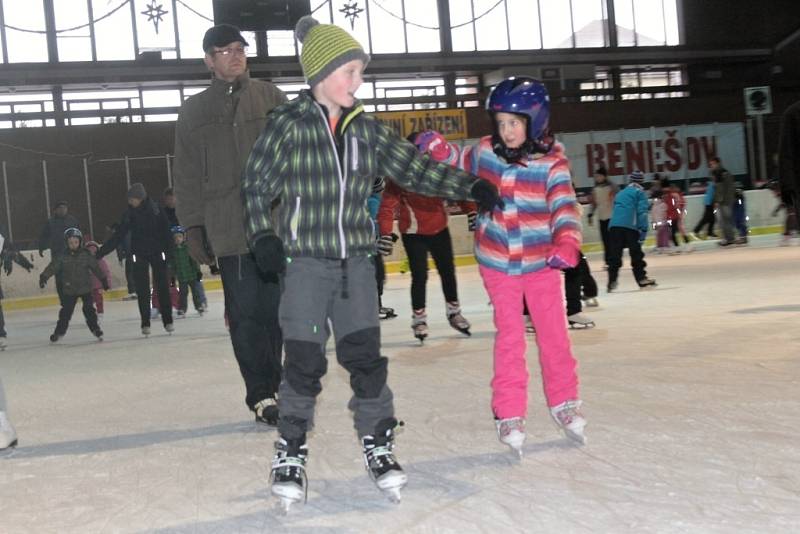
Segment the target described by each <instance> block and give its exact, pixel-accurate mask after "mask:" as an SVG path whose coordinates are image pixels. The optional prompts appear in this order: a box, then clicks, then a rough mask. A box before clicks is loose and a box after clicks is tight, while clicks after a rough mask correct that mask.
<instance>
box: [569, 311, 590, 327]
mask: <svg viewBox="0 0 800 534" xmlns="http://www.w3.org/2000/svg"><path fill="white" fill-rule="evenodd" d="M567 321H569V327H570V328H575V329H578V330H585V329H587V328H594V321H592V320H591V319H589V318H588V317H586V316H585V315H584V314H582V313H573V314H572V315H568V316H567Z"/></svg>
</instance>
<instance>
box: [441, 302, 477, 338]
mask: <svg viewBox="0 0 800 534" xmlns="http://www.w3.org/2000/svg"><path fill="white" fill-rule="evenodd" d="M447 320H448V322H449V323H450V326H452V327H453V328H455V329H456V330H458V331H459V332H461V333H462V334H465V335H467V336H471V335H472V334H470V331H469V329H470V328H472V325H470V324H469V321H467V320H466V319H464V316H463V315H461V306H459V305H458V302H448V303H447Z"/></svg>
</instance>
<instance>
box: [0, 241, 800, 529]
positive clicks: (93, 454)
mask: <svg viewBox="0 0 800 534" xmlns="http://www.w3.org/2000/svg"><path fill="white" fill-rule="evenodd" d="M777 242H778V237H777V236H764V237H758V238H754V239H753V240H752V245H751V246H750V247H747V248H736V249H725V250H717V249H714V248H713V247H715V245H713V243H703V244H702V245H703V246H701V247H700V248H701V249H702V250H699V251H697V252H695V253H693V254H683V255H679V256H654V255H652V254H651V255H648V257H647V261H648V264H649V274H650V275H651V276H652V277H654V278H656V279H657V280H658V283H659V286H658V288H657V289H655V290H649V291H640V290H639V289H637V288H636V286H635V285H634V281H633V278H632V276H631V275H630V272H629V270H628V269H627V267H626V268H624V269H623V271H622V272H621V278H620V290H619V292H618V293H614V294H611V295H607V294H606V293H605V289H604V288H605V282H606V277H605V273H604V272H603V271H602V270H601V266H602V261H601V259H600V256H599V255H596V254H594V255H590V257H589V259H590V263H591V264H592V267H593V271H594V274H595V276H596V278H597V281H598V283H599V284H600V286H601V292H600V296H599V300H600V308H597V309H591V308H590V309H588V310H586V312H587V313H588V314H590V315H591V317H592V318H594V320H595V321H596V323H597V327H596V328H594V329H591V330H581V331H571V333H570V336H571V338H572V341H573V347H574V351H575V354H576V356H577V358H578V360H579V362H580V379H581V384H582V386H581V391H582V398H583V400H584V413H585V415H586V417H587V418H588V420H589V426H588V427H587V435H588V438H589V443H588V445H586V446H585V447H579V446H576V445H574V444H573V443H571V442H570V441H568V440H567V439H566V438H564V437H563V436H562V435H560V434H559V433H558V432H557V430H556V428H555V426H554V425H553V423H552V422H551V420H550V418H549V415H548V414H547V411H546V408H545V404H544V399H543V395H542V390H541V383H540V377H539V370H538V364H537V359H536V349H535V347H533V346H531V348H530V351H529V355H530V357H529V363H530V370H531V386H530V405H529V414H528V421H527V428H528V440H527V442H526V445H525V447H524V453H525V454H524V457H523V459H522V460H521V461H519V460H516V459H515V458H514V456H513V454H512V453H511V451H510V450H509V449H508V448H507V447H506V446H505V445H502V444H500V443H499V442H498V440H497V437H496V436H495V430H494V424H493V422H492V416H491V413H490V409H489V396H490V390H489V380H490V378H491V371H492V365H491V346H492V338H493V327H492V323H491V308H490V307H489V306H488V305H487V301H488V299H487V297H486V295H485V292H484V290H483V286H482V284H481V281H480V277H479V276H478V273H477V270H476V268H475V267H465V268H460V269H459V270H458V276H459V284H460V291H461V298H462V302H463V306H464V315H465V316H466V317H467V318H468V319H469V320H470V321H471V322H472V323H473V336H472V337H471V338H466V337H464V336H462V335H461V334H459V333H457V332H456V331H454V330H452V329H451V328H450V327H449V326H448V325H447V322H446V320H445V317H444V305H443V299H442V297H441V292H440V286H439V283H438V278H437V277H436V276H435V274H434V273H432V276H431V281H430V283H429V288H428V300H429V317H430V330H431V336H430V337H429V338H428V340H427V342H426V343H425V345H424V346H419V344H418V343H417V342H416V340H415V339H413V337H412V335H411V329H410V327H409V323H410V319H409V317H410V309H409V308H410V305H409V296H408V285H409V277H408V275H407V274H406V275H393V276H390V279H389V284H388V287H387V290H386V294H385V297H384V300H385V305H387V306H392V307H394V308H396V309H397V311H398V313H399V316H400V317H398V318H396V319H392V320H389V321H384V322H382V328H383V352H384V353H385V354H386V355H387V356H388V357H389V359H390V367H389V382H390V385H391V386H392V388H393V389H394V392H395V395H396V408H397V415H398V417H399V418H401V419H403V420H404V421H405V423H406V425H405V427H404V429H403V430H402V431H401V432H400V434H399V436H398V438H397V449H396V452H397V454H398V458H399V460H400V462H401V463H402V464H403V465H404V466H405V468H406V470H407V472H408V474H409V484H408V486H407V487H406V489H405V490H404V492H403V502H402V504H399V505H394V504H391V503H389V502H388V501H387V500H386V499H385V498H384V497H383V496H382V495H381V494H380V493H379V492H378V490H377V489H376V488H375V487H374V486H373V485H372V483H371V482H370V480H369V479H368V477H367V475H366V473H365V471H364V467H363V463H362V460H361V457H360V451H359V448H358V444H357V442H356V437H355V435H354V431H353V430H352V419H351V416H350V413H349V412H348V411H347V409H346V404H347V400H348V398H349V396H350V389H349V386H348V377H347V375H346V373H345V372H344V371H343V370H342V368H341V367H339V366H338V365H337V364H336V363H335V360H334V358H333V356H332V354H330V356H331V362H330V367H329V372H328V375H327V377H326V378H325V380H324V390H323V392H322V394H321V396H320V397H319V403H318V407H317V426H316V431H315V432H314V433H313V434H312V435H311V436H310V439H309V450H310V454H309V463H308V476H309V480H310V488H309V498H308V504H306V505H305V506H303V505H297V506H295V507H294V508H293V509H292V511H291V513H290V514H289V515H288V516H285V517H282V516H280V515H279V514H278V512H277V510H276V507H275V501H273V500H272V499H271V498H270V496H269V491H268V488H267V478H268V472H269V466H270V459H271V456H272V452H273V447H272V442H273V441H274V439H275V437H276V435H275V432H274V431H272V430H265V429H262V428H256V426H255V424H254V423H253V421H252V418H251V415H250V413H249V412H248V411H247V410H246V408H245V406H244V402H243V385H242V381H241V378H240V376H239V371H238V368H237V365H236V362H235V360H234V358H233V352H232V349H231V345H230V341H229V338H228V336H227V333H226V331H225V327H224V325H223V320H222V294H221V292H218V291H217V292H211V293H209V299H210V301H211V312H210V313H209V314H207V315H206V316H204V317H197V316H193V314H192V313H191V312H190V317H189V318H187V319H185V320H179V321H176V327H177V329H176V333H175V334H174V335H173V336H167V335H165V333H164V332H163V330H162V329H161V327H160V324H159V323H158V322H155V321H154V323H153V326H154V328H153V332H154V335H153V336H151V337H150V338H149V339H144V338H142V337H141V336H140V335H139V328H138V319H137V318H136V315H137V314H136V304H135V303H133V302H109V303H107V311H106V317H105V319H104V321H103V328H104V330H105V332H106V336H105V337H106V341H104V342H102V343H97V342H96V341H94V340H93V338H92V336H91V334H90V333H89V332H88V330H87V328H86V326H85V324H84V323H83V321H82V320H81V318H80V317H79V316H76V317H75V318H74V319H73V322H72V324H71V326H70V330H69V333H68V334H67V337H66V338H65V339H64V340H63V341H62V342H60V343H59V344H57V345H50V344H49V343H48V335H49V334H50V332H51V331H52V328H53V326H54V324H55V319H56V309H55V308H49V309H39V310H32V311H24V312H22V311H20V312H8V313H7V314H6V321H7V327H8V330H9V348H8V349H7V350H6V351H5V352H3V353H0V376H2V378H3V381H4V383H5V386H6V393H7V396H8V403H9V409H10V415H11V419H12V420H13V422H14V423H15V425H16V427H17V431H18V434H19V443H20V446H19V448H18V449H17V450H16V451H14V452H13V453H12V454H11V455H10V456H8V455H7V456H6V457H3V458H0V532H3V533H20V532H31V533H42V532H59V533H61V532H67V533H72V532H75V533H87V532H165V533H167V532H169V533H172V532H186V533H205V532H270V533H276V532H309V533H310V532H314V533H317V532H321V533H334V532H336V533H339V532H342V533H344V532H545V533H549V532H553V533H572V532H576V533H584V532H585V533H590V532H591V533H595V532H614V533H616V532H637V533H639V532H658V533H672V532H681V533H683V532H686V533H697V532H702V533H706V532H712V533H717V532H719V533H722V532H737V533H739V532H753V533H756V532H758V533H762V532H798V531H800V440H799V439H798V438H800V430H798V425H800V379H799V378H798V377H799V376H800V356H798V355H800V329H799V328H798V320H799V319H800V302H799V301H798V296H800V291H799V290H798V286H799V285H800V279H799V277H800V247H797V246H793V247H785V248H781V247H777V246H776V245H777ZM626 264H627V261H626ZM309 305H314V303H309ZM78 315H79V314H78ZM529 339H530V340H531V342H533V341H534V337H530V338H529Z"/></svg>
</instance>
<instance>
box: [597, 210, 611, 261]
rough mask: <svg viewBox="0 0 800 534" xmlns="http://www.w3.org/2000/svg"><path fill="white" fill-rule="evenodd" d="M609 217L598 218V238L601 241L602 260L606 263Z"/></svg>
mask: <svg viewBox="0 0 800 534" xmlns="http://www.w3.org/2000/svg"><path fill="white" fill-rule="evenodd" d="M609 222H611V219H606V220H605V221H604V220H602V219H601V220H600V240H601V241H602V242H603V261H605V264H606V265H608V223H609Z"/></svg>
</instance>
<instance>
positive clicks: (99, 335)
mask: <svg viewBox="0 0 800 534" xmlns="http://www.w3.org/2000/svg"><path fill="white" fill-rule="evenodd" d="M92 334H94V337H96V338H97V341H103V331H102V330H100V329H99V328H98V329H96V330H92Z"/></svg>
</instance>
